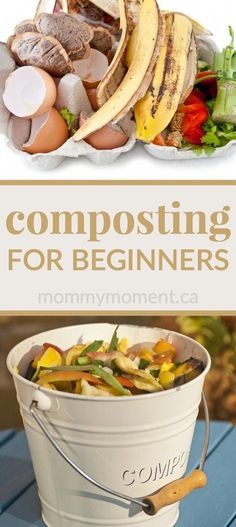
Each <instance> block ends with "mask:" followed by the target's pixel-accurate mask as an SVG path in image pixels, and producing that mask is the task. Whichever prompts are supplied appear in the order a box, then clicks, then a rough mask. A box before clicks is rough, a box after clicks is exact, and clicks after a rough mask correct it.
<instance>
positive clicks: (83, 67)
mask: <svg viewBox="0 0 236 527" xmlns="http://www.w3.org/2000/svg"><path fill="white" fill-rule="evenodd" d="M73 65H74V68H75V74H76V75H78V77H80V78H81V80H82V81H83V83H84V86H85V88H96V87H97V86H98V84H99V82H100V81H101V79H102V78H103V77H104V75H105V73H106V71H107V69H108V58H107V57H106V55H104V54H103V53H101V52H100V51H98V50H97V49H91V52H90V54H89V57H88V58H87V59H82V60H76V61H75V62H73Z"/></svg>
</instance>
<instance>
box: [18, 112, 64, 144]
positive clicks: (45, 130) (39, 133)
mask: <svg viewBox="0 0 236 527" xmlns="http://www.w3.org/2000/svg"><path fill="white" fill-rule="evenodd" d="M67 139H69V131H68V128H67V125H66V123H65V121H64V119H63V118H62V117H61V115H60V114H59V112H58V111H57V110H56V109H55V108H51V109H50V110H49V112H48V113H46V114H44V115H42V116H40V117H35V118H34V119H32V125H31V134H30V138H29V140H28V142H27V143H25V144H24V145H23V146H22V150H23V151H24V152H28V154H39V153H41V154H47V153H49V152H53V151H54V150H57V149H58V148H59V147H60V146H62V145H63V144H64V143H65V142H66V141H67Z"/></svg>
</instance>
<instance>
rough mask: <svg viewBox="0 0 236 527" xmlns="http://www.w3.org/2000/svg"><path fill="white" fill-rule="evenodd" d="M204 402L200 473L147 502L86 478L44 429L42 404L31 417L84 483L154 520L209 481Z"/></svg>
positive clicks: (33, 405) (35, 403) (33, 408)
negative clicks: (41, 415)
mask: <svg viewBox="0 0 236 527" xmlns="http://www.w3.org/2000/svg"><path fill="white" fill-rule="evenodd" d="M202 401H203V407H204V416H205V434H204V445H203V450H202V455H201V460H200V465H199V468H198V469H197V470H194V471H193V472H191V473H190V474H188V475H187V476H185V477H184V478H182V479H178V480H175V481H172V482H171V483H169V484H168V485H165V486H164V487H162V488H161V489H158V491H157V492H156V493H155V494H152V495H150V496H147V497H146V498H143V499H136V498H133V497H131V496H127V495H125V494H122V493H120V492H117V491H115V490H112V489H110V488H108V487H106V486H105V485H103V484H102V483H99V482H97V481H96V480H94V479H93V478H92V477H91V476H89V475H88V474H86V472H84V471H83V469H82V468H80V467H79V466H78V465H76V463H74V461H72V460H71V459H70V458H69V457H68V456H67V454H66V453H65V452H64V451H63V450H62V449H61V447H60V446H59V445H58V444H57V443H56V441H55V440H54V438H53V437H52V435H51V434H50V432H49V431H48V430H47V428H46V426H45V425H44V423H43V421H42V420H41V418H40V417H39V416H38V413H37V411H36V410H39V404H38V401H35V400H34V401H32V403H31V405H30V413H31V415H32V417H33V418H34V420H35V421H36V423H37V424H38V426H39V427H40V429H41V430H42V432H43V433H44V435H45V436H46V437H47V439H48V440H49V442H50V443H51V444H52V445H53V447H54V448H55V449H56V450H57V452H58V453H59V454H60V456H61V457H62V458H63V459H64V460H65V461H66V462H67V463H68V464H69V465H70V466H71V467H72V468H73V469H74V470H75V471H76V472H78V473H79V474H80V476H82V477H83V478H84V479H86V480H87V481H89V482H90V483H91V484H92V485H94V486H96V487H97V488H99V489H100V490H103V491H104V492H107V493H108V494H111V495H112V496H116V497H117V498H121V499H123V500H125V501H129V502H132V503H136V505H139V506H140V507H141V508H142V509H143V511H144V512H145V513H146V514H148V515H149V516H154V515H155V514H157V512H159V511H160V510H161V509H162V508H163V507H166V506H167V505H172V504H174V503H177V502H178V501H180V500H182V499H183V498H185V497H186V496H188V494H190V493H191V492H192V491H193V490H195V489H199V488H202V487H204V486H205V485H206V484H207V477H206V475H205V474H204V472H203V468H204V464H205V461H206V456H207V451H208V446H209V437H210V419H209V412H208V407H207V402H206V398H205V395H204V394H203V395H202Z"/></svg>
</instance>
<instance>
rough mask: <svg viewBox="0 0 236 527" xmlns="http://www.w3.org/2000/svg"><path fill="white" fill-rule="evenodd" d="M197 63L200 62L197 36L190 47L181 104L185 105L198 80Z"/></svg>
mask: <svg viewBox="0 0 236 527" xmlns="http://www.w3.org/2000/svg"><path fill="white" fill-rule="evenodd" d="M197 62H198V54H197V45H196V39H195V35H194V34H193V35H192V42H191V45H190V50H189V54H188V61H187V72H186V77H185V81H184V85H183V90H182V94H181V98H180V104H182V103H184V102H185V101H186V99H187V98H188V96H189V95H190V93H191V92H192V90H193V88H194V84H195V80H196V75H197Z"/></svg>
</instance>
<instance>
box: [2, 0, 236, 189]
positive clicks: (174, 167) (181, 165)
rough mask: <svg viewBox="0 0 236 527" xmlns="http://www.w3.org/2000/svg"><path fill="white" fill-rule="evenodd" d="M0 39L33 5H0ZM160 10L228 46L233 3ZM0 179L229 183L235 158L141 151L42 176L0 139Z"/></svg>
mask: <svg viewBox="0 0 236 527" xmlns="http://www.w3.org/2000/svg"><path fill="white" fill-rule="evenodd" d="M2 3H3V5H2V6H1V33H0V40H4V39H6V37H7V36H8V35H9V34H10V33H11V32H12V30H13V27H14V25H15V24H16V23H18V22H19V21H21V20H22V19H24V18H30V17H32V16H33V13H34V11H35V8H36V5H37V3H38V0H23V1H19V0H11V1H10V2H9V3H8V2H2ZM160 7H161V8H162V9H175V10H179V11H184V12H186V13H188V14H189V15H191V16H192V17H194V18H195V19H197V20H199V22H201V23H202V24H203V25H205V26H206V27H208V28H209V29H211V31H212V33H214V36H215V40H216V42H217V44H218V46H219V47H223V46H225V45H226V44H228V41H229V37H228V30H227V27H228V25H229V24H232V25H233V26H234V29H235V31H236V2H235V1H234V0H224V1H223V2H221V1H215V2H213V1H212V0H210V1H208V2H207V1H203V0H200V1H189V0H160ZM0 152H1V179H10V178H11V179H49V178H52V179H54V178H55V179H96V178H98V179H121V180H122V179H131V178H133V179H234V178H235V169H236V151H235V154H233V155H231V156H229V157H227V158H224V159H215V160H214V159H207V160H200V159H196V160H194V161H185V162H166V161H158V160H156V159H154V158H152V157H151V156H149V154H148V153H147V152H145V150H144V149H143V148H142V147H141V146H140V145H136V147H135V149H134V150H133V151H132V152H130V153H128V154H126V155H124V156H122V157H121V158H119V159H118V160H117V161H116V162H115V163H114V164H113V165H110V166H105V167H97V166H95V165H93V164H92V163H91V162H90V161H88V160H84V159H80V160H79V161H75V160H72V161H71V160H67V161H66V162H64V163H63V164H62V165H61V166H60V167H59V168H57V169H56V170H53V171H51V172H44V171H41V170H37V169H36V168H32V167H31V166H29V165H28V164H27V163H26V161H25V160H24V159H22V158H21V157H20V156H19V155H17V154H16V153H13V152H12V151H10V150H9V149H8V146H7V145H6V143H5V138H4V137H3V136H0Z"/></svg>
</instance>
